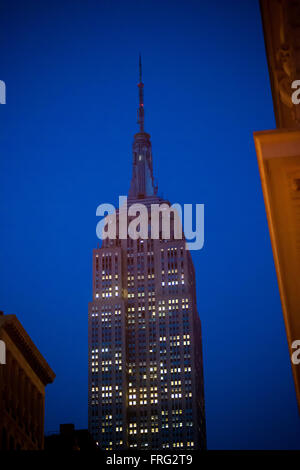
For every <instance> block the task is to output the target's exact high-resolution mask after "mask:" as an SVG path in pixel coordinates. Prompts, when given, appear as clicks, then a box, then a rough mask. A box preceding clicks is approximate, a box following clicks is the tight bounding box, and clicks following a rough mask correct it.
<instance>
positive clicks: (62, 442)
mask: <svg viewBox="0 0 300 470" xmlns="http://www.w3.org/2000/svg"><path fill="white" fill-rule="evenodd" d="M45 450H46V451H51V452H56V451H59V452H61V451H73V450H81V451H90V450H97V446H96V443H95V441H94V439H93V438H92V436H91V434H90V433H89V431H88V430H87V429H77V430H76V429H75V427H74V424H61V425H60V433H59V434H50V435H49V436H45Z"/></svg>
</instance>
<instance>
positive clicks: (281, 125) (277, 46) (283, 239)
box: [254, 0, 300, 410]
mask: <svg viewBox="0 0 300 470" xmlns="http://www.w3.org/2000/svg"><path fill="white" fill-rule="evenodd" d="M260 6H261V13H262V24H263V31H264V37H265V45H266V55H267V59H268V66H269V75H270V84H271V90H272V97H273V107H274V114H275V119H276V127H277V129H272V130H262V131H258V132H254V141H255V148H256V153H257V159H258V165H259V171H260V177H261V184H262V190H263V195H264V200H265V207H266V214H267V219H268V224H269V231H270V238H271V242H272V248H273V256H274V263H275V267H276V272H277V279H278V287H279V291H280V297H281V304H282V311H283V317H284V321H285V327H286V334H287V340H288V347H289V353H290V357H291V366H292V371H293V376H294V381H295V389H296V396H297V400H298V405H299V410H300V360H299V358H300V352H299V347H300V315H299V312H300V99H299V97H300V91H299V86H300V81H299V78H300V0H277V1H276V2H275V1H274V0H260ZM297 89H298V91H297ZM293 96H294V97H293Z"/></svg>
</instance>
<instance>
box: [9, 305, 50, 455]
mask: <svg viewBox="0 0 300 470" xmlns="http://www.w3.org/2000/svg"><path fill="white" fill-rule="evenodd" d="M0 341H1V344H2V346H3V352H4V354H2V359H1V361H0V449H1V450H15V449H16V450H38V449H43V447H44V408H45V386H46V385H47V384H49V383H52V382H53V380H54V378H55V374H54V372H53V371H52V369H51V368H50V367H49V365H48V364H47V362H46V361H45V359H44V358H43V356H42V355H41V353H40V352H39V350H38V349H37V347H36V346H35V345H34V343H33V342H32V340H31V339H30V337H29V336H28V334H27V333H26V331H25V330H24V328H23V327H22V325H21V323H20V322H19V320H18V319H17V317H16V316H15V315H3V313H1V315H0Z"/></svg>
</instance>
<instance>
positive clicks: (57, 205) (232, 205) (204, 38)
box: [0, 0, 300, 449]
mask: <svg viewBox="0 0 300 470" xmlns="http://www.w3.org/2000/svg"><path fill="white" fill-rule="evenodd" d="M0 5H1V6H0V40H1V45H2V47H1V68H0V79H1V80H4V81H5V82H6V86H7V104H6V105H5V106H0V120H1V129H0V149H1V160H0V175H1V185H0V215H1V232H0V309H2V310H4V311H5V313H7V314H9V313H14V314H17V316H18V318H19V320H20V321H21V322H22V324H23V326H24V328H25V329H26V330H27V332H28V333H29V335H30V336H31V338H32V339H33V341H34V342H35V343H36V345H37V346H38V348H39V349H40V351H41V353H42V354H43V355H44V356H45V358H46V359H47V361H48V363H49V364H50V365H51V367H52V368H53V370H54V371H55V373H56V375H57V377H56V380H55V382H54V383H53V384H52V385H49V386H48V387H47V391H46V423H45V424H46V432H51V431H57V430H58V428H59V424H60V423H64V422H74V423H75V425H76V427H79V428H86V427H87V365H88V362H87V361H88V358H87V320H88V302H89V301H91V300H92V250H93V248H94V247H96V246H97V243H98V240H97V238H96V231H95V229H96V224H97V221H98V218H97V217H96V208H97V206H98V205H99V204H101V203H104V202H108V203H112V204H114V205H117V202H118V196H119V195H125V194H127V191H128V188H129V183H130V178H131V144H132V140H133V134H134V133H135V132H136V131H137V129H138V127H137V124H136V108H137V102H138V93H137V86H136V85H137V81H138V54H139V51H141V52H142V59H143V79H144V83H145V128H146V131H148V132H149V133H150V134H151V136H152V146H153V165H154V175H155V178H156V180H157V182H158V185H159V194H160V195H162V196H163V197H165V198H167V199H169V200H170V201H171V202H172V203H174V202H179V203H181V204H184V203H193V204H196V203H199V204H200V203H204V204H205V245H204V248H203V249H202V250H201V251H197V252H195V251H194V252H193V253H192V256H193V259H194V263H195V269H196V282H197V302H198V309H199V314H200V317H201V321H202V328H203V350H204V374H205V399H206V417H207V435H208V447H209V448H210V449H254V448H256V449H264V448H266V449H286V448H294V449H296V448H300V444H299V443H300V422H299V416H298V411H297V404H296V397H295V391H294V387H293V380H292V372H291V367H290V362H289V351H288V346H287V340H286V335H285V329H284V322H283V316H282V310H281V305H280V298H279V293H278V286H277V280H276V273H275V269H274V262H273V256H272V250H271V244H270V237H269V232H268V226H267V220H266V213H265V208H264V202H263V196H262V190H261V184H260V178H259V172H258V165H257V159H256V153H255V148H254V142H253V134H252V133H253V131H256V130H265V129H272V128H274V127H275V121H274V114H273V105H272V97H271V91H270V86H269V76H268V69H267V62H266V56H265V49H264V42H263V33H262V26H261V19H260V12H259V5H258V1H256V0H244V1H243V2H237V1H227V2H224V1H223V0H219V1H217V0H209V1H200V0H198V1H195V0H188V1H183V0H182V1H176V0H173V1H166V0H164V1H161V2H160V1H158V0H157V1H154V0H153V1H150V0H147V1H143V2H141V1H132V0H128V1H126V2H125V1H121V0H119V1H115V0H110V1H108V0H107V1H102V0H85V1H83V0H81V1H78V0H72V1H71V0H61V1H53V0H51V1H48V0H43V1H42V2H37V1H31V0H27V1H26V2H24V1H19V2H18V1H8V0H2V1H1V3H0Z"/></svg>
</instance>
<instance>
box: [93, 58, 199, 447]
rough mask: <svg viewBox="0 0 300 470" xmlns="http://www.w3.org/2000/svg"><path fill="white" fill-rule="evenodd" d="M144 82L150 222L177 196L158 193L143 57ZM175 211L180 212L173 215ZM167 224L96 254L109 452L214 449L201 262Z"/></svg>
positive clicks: (140, 175) (98, 377) (100, 385)
mask: <svg viewBox="0 0 300 470" xmlns="http://www.w3.org/2000/svg"><path fill="white" fill-rule="evenodd" d="M138 88H139V108H138V124H139V132H138V133H137V134H135V136H134V142H133V171H132V180H131V185H130V190H129V195H128V200H127V207H128V209H129V208H130V207H133V205H134V204H137V203H139V204H141V203H142V204H143V205H144V206H145V207H146V208H147V210H148V226H149V227H150V225H151V210H150V208H151V207H152V205H153V204H158V205H160V206H161V205H164V206H161V207H164V208H165V210H166V209H168V208H169V206H170V203H169V202H168V201H165V200H162V199H161V198H160V197H159V196H158V195H157V188H156V186H155V184H154V178H153V167H152V149H151V141H150V135H149V134H148V133H146V132H145V131H144V99H143V83H142V77H141V64H140V81H139V84H138ZM125 212H126V213H127V209H126V208H125ZM123 213H124V211H123ZM121 217H122V209H120V210H119V211H117V213H116V218H117V220H118V221H120V219H121ZM175 217H176V214H174V213H170V219H171V221H173V219H174V218H175ZM130 220H131V218H130V217H129V218H128V221H130ZM158 230H159V236H158V237H157V239H152V238H150V229H149V232H148V234H146V236H145V234H143V236H141V237H140V238H137V239H132V238H131V237H126V236H125V237H123V236H121V233H120V231H119V232H118V233H117V236H116V238H115V239H111V238H106V239H105V240H103V243H102V247H101V248H98V249H95V250H94V252H93V301H92V302H90V304H89V431H90V433H91V434H92V436H93V438H94V439H95V441H96V442H97V443H98V445H99V447H101V448H102V449H106V450H118V449H124V448H136V449H145V450H146V449H167V448H168V449H173V450H174V449H179V448H181V449H204V448H205V447H206V426H205V413H204V386H203V364H202V341H201V324H200V319H199V316H198V312H197V305H196V291H195V272H194V267H193V262H192V259H191V255H190V253H189V251H188V250H187V249H186V245H185V241H184V237H183V236H182V237H181V238H179V239H178V238H176V236H175V235H176V234H175V232H174V224H173V225H172V224H171V233H170V237H168V238H164V237H163V232H162V230H161V227H159V228H158ZM148 235H149V236H148Z"/></svg>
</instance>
